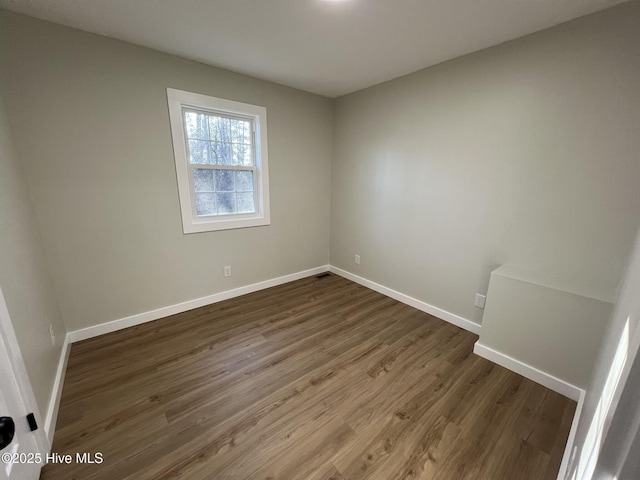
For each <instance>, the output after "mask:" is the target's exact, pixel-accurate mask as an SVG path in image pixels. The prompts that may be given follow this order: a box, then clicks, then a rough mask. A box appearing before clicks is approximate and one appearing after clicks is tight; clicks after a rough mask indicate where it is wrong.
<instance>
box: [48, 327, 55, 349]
mask: <svg viewBox="0 0 640 480" xmlns="http://www.w3.org/2000/svg"><path fill="white" fill-rule="evenodd" d="M49 335H50V336H51V345H55V344H56V334H55V332H54V331H53V325H49Z"/></svg>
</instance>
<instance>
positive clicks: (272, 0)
mask: <svg viewBox="0 0 640 480" xmlns="http://www.w3.org/2000/svg"><path fill="white" fill-rule="evenodd" d="M623 1H624V0H0V6H1V7H3V8H6V9H8V10H13V11H15V12H20V13H24V14H26V15H30V16H33V17H37V18H41V19H44V20H49V21H51V22H55V23H60V24H62V25H68V26H70V27H75V28H78V29H81V30H86V31H88V32H94V33H98V34H100V35H106V36H108V37H113V38H117V39H120V40H125V41H127V42H130V43H135V44H138V45H143V46H146V47H150V48H154V49H156V50H160V51H163V52H168V53H173V54H176V55H180V56H182V57H186V58H190V59H193V60H197V61H200V62H203V63H207V64H210V65H216V66H219V67H223V68H226V69H229V70H233V71H236V72H240V73H245V74H248V75H251V76H254V77H258V78H263V79H266V80H271V81H274V82H277V83H281V84H284V85H289V86H292V87H296V88H299V89H302V90H307V91H309V92H314V93H318V94H320V95H325V96H328V97H336V96H340V95H344V94H346V93H350V92H353V91H356V90H360V89H362V88H366V87H369V86H371V85H375V84H378V83H380V82H383V81H386V80H390V79H392V78H396V77H399V76H401V75H405V74H407V73H410V72H414V71H416V70H420V69H422V68H424V67H428V66H430V65H434V64H436V63H440V62H442V61H444V60H449V59H451V58H454V57H458V56H460V55H464V54H466V53H470V52H473V51H476V50H480V49H482V48H486V47H489V46H492V45H496V44H498V43H502V42H504V41H506V40H510V39H513V38H517V37H520V36H523V35H526V34H528V33H532V32H535V31H537V30H541V29H543V28H547V27H550V26H552V25H556V24H558V23H561V22H564V21H567V20H570V19H572V18H576V17H579V16H582V15H586V14H588V13H591V12H595V11H597V10H602V9H604V8H607V7H610V6H613V5H616V4H618V3H622V2H623Z"/></svg>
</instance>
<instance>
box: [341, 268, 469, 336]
mask: <svg viewBox="0 0 640 480" xmlns="http://www.w3.org/2000/svg"><path fill="white" fill-rule="evenodd" d="M329 271H330V272H332V273H335V274H336V275H340V276H341V277H344V278H346V279H348V280H351V281H352V282H356V283H359V284H360V285H363V286H365V287H367V288H370V289H371V290H375V291H376V292H378V293H382V294H383V295H386V296H387V297H391V298H393V299H394V300H398V301H399V302H402V303H405V304H407V305H409V306H411V307H413V308H416V309H418V310H421V311H423V312H426V313H428V314H429V315H433V316H434V317H438V318H440V319H442V320H444V321H446V322H449V323H452V324H454V325H455V326H457V327H460V328H463V329H465V330H468V331H469V332H472V333H475V334H476V335H479V334H480V329H481V326H480V325H479V324H477V323H475V322H472V321H471V320H467V319H466V318H463V317H460V316H458V315H456V314H454V313H451V312H447V311H446V310H443V309H441V308H438V307H434V306H433V305H429V304H428V303H426V302H423V301H422V300H418V299H416V298H413V297H410V296H409V295H405V294H404V293H400V292H397V291H395V290H392V289H391V288H388V287H385V286H384V285H380V284H379V283H375V282H372V281H371V280H367V279H366V278H363V277H360V276H358V275H355V274H353V273H351V272H347V271H346V270H342V269H341V268H338V267H334V266H333V265H330V266H329Z"/></svg>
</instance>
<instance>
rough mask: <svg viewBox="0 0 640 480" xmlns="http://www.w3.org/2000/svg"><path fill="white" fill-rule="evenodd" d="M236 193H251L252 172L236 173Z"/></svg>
mask: <svg viewBox="0 0 640 480" xmlns="http://www.w3.org/2000/svg"><path fill="white" fill-rule="evenodd" d="M236 191H238V192H253V172H251V171H246V170H237V171H236Z"/></svg>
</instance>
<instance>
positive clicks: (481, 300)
mask: <svg viewBox="0 0 640 480" xmlns="http://www.w3.org/2000/svg"><path fill="white" fill-rule="evenodd" d="M486 300H487V296H486V295H480V294H479V293H476V301H475V302H473V304H474V305H475V306H476V307H478V308H484V302H485V301H486Z"/></svg>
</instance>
